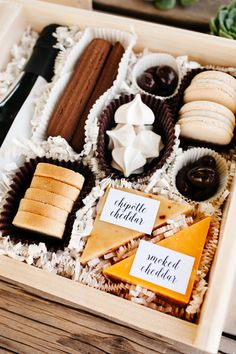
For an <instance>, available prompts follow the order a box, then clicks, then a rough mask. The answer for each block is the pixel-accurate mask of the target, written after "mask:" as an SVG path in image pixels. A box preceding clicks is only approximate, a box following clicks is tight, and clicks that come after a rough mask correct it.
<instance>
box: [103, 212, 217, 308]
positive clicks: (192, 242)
mask: <svg viewBox="0 0 236 354" xmlns="http://www.w3.org/2000/svg"><path fill="white" fill-rule="evenodd" d="M210 221H211V218H210V217H207V218H205V219H203V220H201V221H199V222H197V223H196V224H193V225H191V226H190V227H188V228H186V229H184V230H182V231H179V232H177V233H176V234H175V235H173V236H171V237H168V238H166V239H164V240H162V241H160V242H158V245H159V246H163V247H166V248H170V249H172V250H174V251H177V252H180V253H184V254H186V255H188V256H191V257H194V258H195V261H194V264H193V268H192V272H191V275H190V278H189V282H188V286H187V290H186V293H185V294H180V293H177V292H175V291H173V290H170V289H167V288H164V287H162V286H159V285H156V284H154V283H150V282H148V281H146V280H142V279H139V278H136V277H134V276H132V275H130V274H129V272H130V269H131V267H132V264H133V261H134V258H135V254H134V255H132V256H130V257H128V258H126V259H124V260H123V261H121V262H118V263H116V264H114V265H112V266H110V267H108V268H106V269H104V271H103V274H104V275H105V276H107V277H108V278H113V279H116V280H120V281H124V282H127V283H130V284H135V285H140V286H142V287H144V288H147V289H149V290H152V291H154V292H155V293H159V294H160V295H163V296H165V297H167V298H169V299H171V300H174V301H175V302H177V303H181V304H184V305H185V304H187V303H188V302H189V299H190V296H191V293H192V289H193V284H194V281H195V277H196V273H197V270H198V267H199V263H200V260H201V256H202V251H203V248H204V244H205V241H206V237H207V233H208V230H209V226H210Z"/></svg>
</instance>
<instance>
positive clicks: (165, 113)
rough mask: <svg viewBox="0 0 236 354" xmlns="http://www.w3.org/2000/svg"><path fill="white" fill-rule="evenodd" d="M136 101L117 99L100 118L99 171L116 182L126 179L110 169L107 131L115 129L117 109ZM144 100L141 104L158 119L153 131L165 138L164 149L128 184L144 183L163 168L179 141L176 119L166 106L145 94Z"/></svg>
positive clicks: (98, 142)
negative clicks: (176, 133)
mask: <svg viewBox="0 0 236 354" xmlns="http://www.w3.org/2000/svg"><path fill="white" fill-rule="evenodd" d="M134 97H135V96H134V95H121V96H120V97H118V98H117V99H114V100H113V101H111V102H110V103H109V104H108V106H107V107H106V108H105V109H104V111H103V112H102V113H101V115H100V117H99V122H98V123H99V133H98V140H97V157H98V163H99V167H100V169H101V170H102V171H103V172H104V173H105V175H106V177H107V176H110V177H112V178H114V179H116V178H118V179H120V178H124V175H123V174H122V173H121V172H120V171H118V170H116V169H114V168H112V166H111V162H112V156H111V151H110V150H109V149H108V143H109V138H108V135H107V134H106V131H107V130H111V129H112V128H114V127H115V126H116V123H115V121H114V114H115V112H116V110H117V109H118V107H120V106H121V105H123V104H125V103H128V102H130V101H132V100H133V99H134ZM141 98H142V101H143V102H144V103H145V104H146V105H147V106H148V107H150V108H151V109H152V111H153V113H154V115H155V121H154V123H153V131H154V132H155V133H157V134H159V135H160V136H161V137H162V141H163V144H164V148H163V149H162V150H161V152H160V155H159V156H158V157H157V158H154V159H153V160H152V161H151V163H150V164H146V165H145V166H144V172H142V173H141V174H137V175H131V176H130V177H128V178H127V180H128V181H132V182H135V181H139V182H141V181H144V180H145V179H146V178H148V177H149V176H150V175H152V174H153V173H154V172H155V171H156V170H158V169H160V168H162V167H163V165H164V163H165V162H166V160H167V158H168V157H169V156H170V155H171V153H172V151H173V146H174V143H175V139H176V137H175V129H174V120H173V115H172V112H171V110H170V109H169V108H168V106H167V105H166V104H165V102H164V101H163V100H160V99H157V98H155V97H153V96H150V95H145V94H143V95H141Z"/></svg>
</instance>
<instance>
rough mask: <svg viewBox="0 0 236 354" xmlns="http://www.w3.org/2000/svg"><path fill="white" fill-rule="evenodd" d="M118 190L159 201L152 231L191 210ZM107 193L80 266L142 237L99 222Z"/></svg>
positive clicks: (170, 202)
mask: <svg viewBox="0 0 236 354" xmlns="http://www.w3.org/2000/svg"><path fill="white" fill-rule="evenodd" d="M118 189H119V190H123V191H125V192H129V193H134V194H137V195H140V196H142V197H146V198H152V199H156V200H159V201H160V207H159V210H158V213H157V216H156V220H155V223H154V229H156V228H157V227H159V226H161V225H163V224H165V223H166V220H167V219H170V218H173V217H175V216H177V215H180V214H186V213H187V212H190V210H191V209H192V207H191V206H190V205H189V204H180V203H177V202H174V201H171V200H168V199H166V198H164V197H160V196H157V195H154V194H150V193H149V194H148V193H143V192H139V191H136V190H133V189H128V188H118ZM108 193H109V188H108V189H107V190H106V193H105V194H104V196H103V198H102V200H101V203H100V207H99V210H98V213H97V216H96V219H95V222H94V227H93V230H92V233H91V235H90V237H89V239H88V242H87V244H86V246H85V249H84V252H83V254H82V256H81V259H80V261H81V263H82V264H85V263H87V262H88V261H89V260H90V259H92V258H95V257H100V256H102V255H104V254H105V253H107V252H109V251H112V250H114V249H116V248H118V247H120V246H122V245H124V244H125V243H127V242H129V241H130V240H133V239H135V238H137V237H139V236H140V235H142V233H141V232H140V231H135V230H130V229H127V228H125V227H122V226H117V225H112V224H110V223H108V222H105V221H101V220H100V216H101V213H102V210H103V207H104V204H105V202H106V199H107V196H108Z"/></svg>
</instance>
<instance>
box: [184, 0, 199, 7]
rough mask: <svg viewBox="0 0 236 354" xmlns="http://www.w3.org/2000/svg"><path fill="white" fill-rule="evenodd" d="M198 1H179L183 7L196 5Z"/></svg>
mask: <svg viewBox="0 0 236 354" xmlns="http://www.w3.org/2000/svg"><path fill="white" fill-rule="evenodd" d="M197 2H198V0H180V4H181V5H183V6H190V5H193V4H196V3H197Z"/></svg>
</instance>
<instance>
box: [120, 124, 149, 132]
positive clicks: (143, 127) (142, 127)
mask: <svg viewBox="0 0 236 354" xmlns="http://www.w3.org/2000/svg"><path fill="white" fill-rule="evenodd" d="M117 125H120V124H117ZM134 130H135V133H136V134H138V133H139V132H141V131H142V130H153V125H152V124H149V125H148V124H146V125H144V124H143V125H134Z"/></svg>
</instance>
